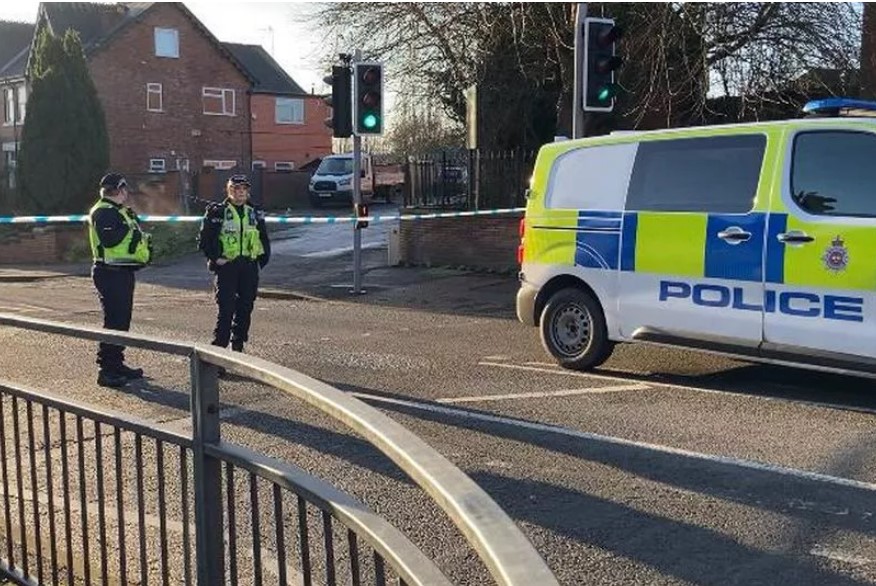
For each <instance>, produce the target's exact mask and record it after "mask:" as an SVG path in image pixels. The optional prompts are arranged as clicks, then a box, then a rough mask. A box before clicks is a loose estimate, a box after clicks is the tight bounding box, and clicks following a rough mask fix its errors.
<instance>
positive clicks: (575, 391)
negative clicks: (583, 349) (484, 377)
mask: <svg viewBox="0 0 876 586" xmlns="http://www.w3.org/2000/svg"><path fill="white" fill-rule="evenodd" d="M650 388H651V387H649V386H647V385H642V384H635V385H617V386H613V387H590V388H587V389H568V390H564V391H546V392H543V393H508V394H506V395H481V396H471V397H447V398H445V399H438V403H479V402H482V401H509V400H510V401H513V400H515V399H547V398H551V397H572V396H575V395H598V394H599V393H617V392H621V391H647V390H650Z"/></svg>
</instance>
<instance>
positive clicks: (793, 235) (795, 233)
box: [776, 230, 815, 244]
mask: <svg viewBox="0 0 876 586" xmlns="http://www.w3.org/2000/svg"><path fill="white" fill-rule="evenodd" d="M776 238H778V239H779V242H784V243H785V244H805V243H807V242H813V241H814V240H815V236H810V235H809V234H807V233H806V232H801V231H800V230H791V231H790V232H783V233H781V234H779V235H778V236H776Z"/></svg>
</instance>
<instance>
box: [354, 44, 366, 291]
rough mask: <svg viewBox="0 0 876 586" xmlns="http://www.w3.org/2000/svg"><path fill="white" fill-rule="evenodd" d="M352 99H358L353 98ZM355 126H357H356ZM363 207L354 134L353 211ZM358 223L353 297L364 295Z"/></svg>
mask: <svg viewBox="0 0 876 586" xmlns="http://www.w3.org/2000/svg"><path fill="white" fill-rule="evenodd" d="M361 60H362V52H361V51H360V50H359V49H356V52H355V53H354V55H353V64H354V65H355V64H356V63H358V62H359V61H361ZM352 99H354V100H355V99H356V97H355V96H353V98H352ZM354 126H355V125H354ZM360 205H362V137H361V136H359V135H358V134H356V132H355V129H354V132H353V210H354V213H357V210H358V209H359V206H360ZM357 225H358V222H356V221H355V220H354V221H353V290H352V291H351V293H352V294H353V295H362V294H363V293H365V291H364V290H363V289H362V230H361V229H360V228H358V227H357Z"/></svg>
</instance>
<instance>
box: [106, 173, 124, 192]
mask: <svg viewBox="0 0 876 586" xmlns="http://www.w3.org/2000/svg"><path fill="white" fill-rule="evenodd" d="M100 186H101V187H105V188H107V189H113V190H115V189H121V188H122V187H127V186H128V182H127V181H125V178H124V176H122V175H121V174H120V173H107V174H106V175H104V176H103V177H102V178H101V180H100Z"/></svg>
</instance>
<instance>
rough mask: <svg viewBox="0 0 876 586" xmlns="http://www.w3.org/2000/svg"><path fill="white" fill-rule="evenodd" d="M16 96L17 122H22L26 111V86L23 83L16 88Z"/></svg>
mask: <svg viewBox="0 0 876 586" xmlns="http://www.w3.org/2000/svg"><path fill="white" fill-rule="evenodd" d="M17 94H18V95H17V98H18V122H19V124H23V123H24V115H25V114H26V112H27V86H26V85H25V84H21V85H20V86H18V88H17Z"/></svg>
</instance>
